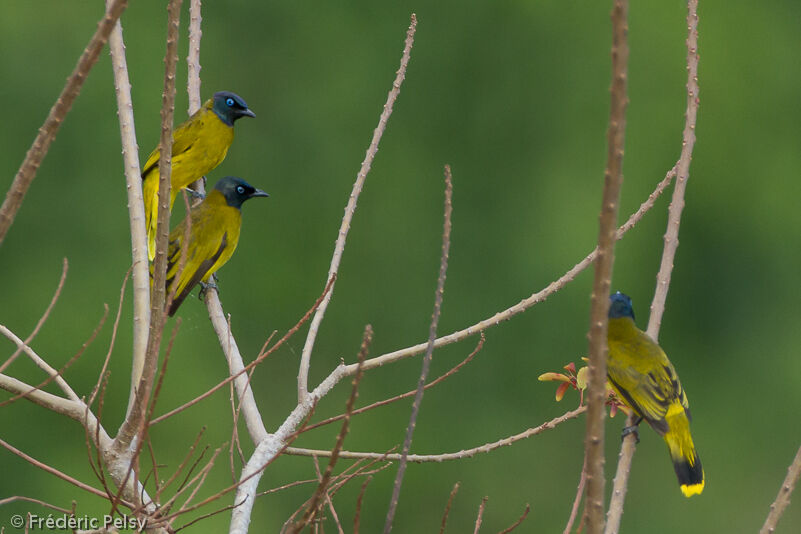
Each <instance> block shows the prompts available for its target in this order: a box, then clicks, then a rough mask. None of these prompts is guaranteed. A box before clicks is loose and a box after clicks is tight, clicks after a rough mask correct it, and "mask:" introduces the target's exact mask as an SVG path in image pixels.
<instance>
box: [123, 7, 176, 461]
mask: <svg viewBox="0 0 801 534" xmlns="http://www.w3.org/2000/svg"><path fill="white" fill-rule="evenodd" d="M167 13H168V21H167V52H166V55H165V58H164V64H165V69H164V95H163V101H162V109H161V141H160V143H159V151H160V154H161V156H160V158H159V207H158V220H157V221H158V222H157V225H158V229H157V232H156V257H155V260H154V263H153V291H152V294H151V303H150V336H149V339H148V342H147V351H146V354H145V362H144V365H143V372H142V376H141V378H140V380H139V384H138V387H137V388H136V395H135V398H134V402H133V405H132V406H131V409H130V410H129V413H128V417H126V419H125V422H124V423H123V424H122V427H121V428H120V431H119V433H118V435H117V437H116V438H115V440H114V441H115V444H114V445H115V449H116V450H117V451H120V450H122V449H125V448H128V446H129V445H130V444H131V443H132V442H133V439H134V437H135V436H136V434H137V433H138V432H139V429H140V428H141V427H142V425H143V424H144V420H145V417H146V415H147V405H148V400H149V399H150V392H151V391H152V389H153V379H154V377H155V373H156V365H157V363H158V353H159V346H160V345H161V337H162V333H163V330H164V323H165V322H166V313H165V312H166V310H165V309H164V303H165V299H166V290H167V288H166V284H167V240H168V237H169V232H170V165H171V162H172V123H173V114H174V109H175V67H176V64H177V62H178V26H179V21H180V16H181V0H170V3H169V5H168V7H167Z"/></svg>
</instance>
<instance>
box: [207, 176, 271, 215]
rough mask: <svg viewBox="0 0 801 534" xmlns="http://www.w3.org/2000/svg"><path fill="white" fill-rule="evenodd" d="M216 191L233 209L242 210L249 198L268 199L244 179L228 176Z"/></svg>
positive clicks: (218, 185) (218, 183) (215, 187)
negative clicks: (243, 204)
mask: <svg viewBox="0 0 801 534" xmlns="http://www.w3.org/2000/svg"><path fill="white" fill-rule="evenodd" d="M214 189H216V190H217V191H219V192H220V193H222V195H223V196H224V197H225V201H226V202H227V203H228V205H229V206H231V207H232V208H237V209H239V208H241V207H242V203H243V202H245V201H246V200H247V199H249V198H254V197H268V196H270V195H268V194H267V193H265V192H264V191H262V190H261V189H256V188H255V187H253V186H252V185H250V184H249V183H247V182H246V181H245V180H243V179H242V178H236V177H235V176H226V177H225V178H223V179H222V180H220V181H219V182H217V184H216V185H215V186H214Z"/></svg>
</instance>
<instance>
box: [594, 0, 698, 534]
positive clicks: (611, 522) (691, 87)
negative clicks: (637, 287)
mask: <svg viewBox="0 0 801 534" xmlns="http://www.w3.org/2000/svg"><path fill="white" fill-rule="evenodd" d="M686 44H687V104H686V111H685V113H684V121H685V122H684V130H683V132H682V148H681V156H680V157H679V161H678V162H677V163H676V166H675V167H674V168H675V169H676V175H677V179H676V185H675V186H674V188H673V198H672V200H671V202H670V207H669V208H668V222H667V230H666V231H665V238H664V239H665V245H664V249H663V252H662V262H661V264H660V267H659V272H658V274H657V283H656V290H655V291H654V298H653V301H652V302H651V315H650V317H649V320H648V329H647V332H648V335H649V336H651V338H653V339H655V340H656V339H659V327H660V325H661V323H662V313H663V312H664V309H665V301H666V299H667V291H668V287H669V285H670V276H671V272H672V269H673V263H674V259H675V255H676V249H677V247H678V246H679V240H678V232H679V224H680V221H681V212H682V209H683V207H684V193H685V189H686V185H687V179H688V178H689V173H690V161H691V160H692V153H693V148H694V146H695V124H696V120H697V116H698V105H699V100H698V91H699V86H698V61H699V57H698V0H689V2H688V3H687V43H686ZM632 422H633V420H632V417H629V418H628V422H627V424H629V425H631V424H632ZM635 449H636V440H635V438H634V436H627V437H626V438H625V439H624V440H623V443H622V444H621V449H620V455H619V456H618V465H617V471H616V473H615V480H614V483H613V485H612V497H611V499H610V502H609V512H608V514H607V521H608V523H607V526H606V530H605V534H617V532H618V530H619V529H620V521H621V519H622V516H623V503H624V501H625V498H626V491H627V489H628V479H629V472H630V471H631V462H632V458H633V456H634V450H635Z"/></svg>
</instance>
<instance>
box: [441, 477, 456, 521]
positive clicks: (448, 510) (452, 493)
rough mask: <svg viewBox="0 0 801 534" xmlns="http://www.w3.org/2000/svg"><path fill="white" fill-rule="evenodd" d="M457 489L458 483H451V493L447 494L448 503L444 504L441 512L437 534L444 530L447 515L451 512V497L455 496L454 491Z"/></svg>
mask: <svg viewBox="0 0 801 534" xmlns="http://www.w3.org/2000/svg"><path fill="white" fill-rule="evenodd" d="M457 491H459V483H458V482H457V483H456V484H454V485H453V489H452V490H451V494H450V495H448V503H447V504H446V505H445V511H444V512H442V523H441V525H440V527H439V534H443V533H444V532H445V525H446V524H447V523H448V515H450V513H451V505H452V504H453V499H454V497H456V492H457Z"/></svg>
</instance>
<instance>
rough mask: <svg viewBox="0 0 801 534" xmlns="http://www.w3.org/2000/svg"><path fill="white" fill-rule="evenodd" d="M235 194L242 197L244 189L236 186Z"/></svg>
mask: <svg viewBox="0 0 801 534" xmlns="http://www.w3.org/2000/svg"><path fill="white" fill-rule="evenodd" d="M236 192H237V193H239V194H240V195H244V194H245V188H244V187H242V186H241V185H238V186H236Z"/></svg>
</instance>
